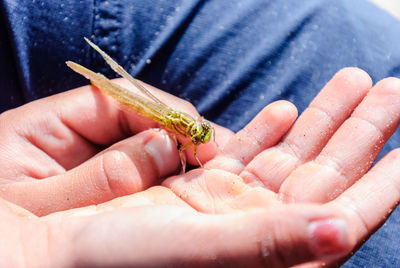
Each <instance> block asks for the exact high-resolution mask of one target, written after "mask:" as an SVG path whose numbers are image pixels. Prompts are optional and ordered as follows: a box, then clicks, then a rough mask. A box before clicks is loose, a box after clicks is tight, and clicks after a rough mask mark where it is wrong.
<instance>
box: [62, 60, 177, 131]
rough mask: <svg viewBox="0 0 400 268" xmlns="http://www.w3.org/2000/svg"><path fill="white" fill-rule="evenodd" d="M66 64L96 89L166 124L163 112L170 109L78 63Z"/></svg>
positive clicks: (69, 62)
mask: <svg viewBox="0 0 400 268" xmlns="http://www.w3.org/2000/svg"><path fill="white" fill-rule="evenodd" d="M66 64H67V65H68V67H70V68H71V69H72V70H74V71H75V72H77V73H79V74H81V75H83V76H84V77H86V78H87V79H89V80H90V81H91V83H92V84H94V85H95V86H96V87H98V88H99V89H100V90H101V91H103V92H105V93H106V94H108V95H111V96H112V97H113V98H115V99H117V100H118V101H119V102H121V103H122V104H124V105H126V106H128V107H130V108H132V109H133V110H135V111H137V112H139V113H141V114H143V115H144V116H147V117H149V118H151V119H153V120H155V121H157V122H159V123H161V124H166V121H168V118H166V117H165V112H166V109H167V110H168V109H170V108H169V107H164V106H163V105H160V104H159V103H153V102H151V101H148V100H146V99H145V98H143V97H142V96H140V95H138V94H135V93H134V92H132V91H130V90H128V89H126V88H124V87H122V86H120V85H118V84H115V83H113V82H112V81H111V80H109V79H108V78H107V77H105V76H104V75H102V74H99V73H95V72H93V71H91V70H89V69H87V68H85V67H83V66H82V65H80V64H78V63H75V62H72V61H67V62H66ZM167 123H168V122H167Z"/></svg>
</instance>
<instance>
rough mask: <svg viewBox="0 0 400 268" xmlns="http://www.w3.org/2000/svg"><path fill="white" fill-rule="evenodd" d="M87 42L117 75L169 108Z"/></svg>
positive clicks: (107, 56)
mask: <svg viewBox="0 0 400 268" xmlns="http://www.w3.org/2000/svg"><path fill="white" fill-rule="evenodd" d="M84 38H85V41H86V42H87V43H88V44H89V45H90V46H91V47H92V48H93V49H94V50H96V51H97V52H99V53H100V55H101V56H102V57H103V58H104V60H105V61H106V62H107V63H108V65H110V67H111V69H113V70H114V71H115V72H116V73H118V74H119V75H120V76H122V77H123V78H125V79H126V80H128V81H129V82H131V83H132V84H133V85H134V86H135V87H137V88H138V89H139V90H140V91H142V92H143V94H146V95H147V96H148V97H149V98H151V99H152V100H153V101H155V102H156V103H159V104H161V105H164V106H167V105H166V104H164V103H163V102H162V101H161V100H159V99H158V98H157V97H156V96H154V95H153V94H151V93H150V92H149V91H148V90H147V89H146V88H145V87H144V86H142V85H141V84H140V83H139V82H138V81H137V80H136V79H135V78H133V77H132V76H131V75H130V74H129V73H128V72H127V71H125V69H124V68H122V66H120V65H119V64H118V63H116V62H115V61H114V60H113V59H112V58H111V57H110V56H109V55H108V54H107V53H105V52H104V51H103V50H101V49H100V48H99V47H98V46H97V45H95V44H93V43H92V42H91V41H90V40H89V39H87V38H86V37H84Z"/></svg>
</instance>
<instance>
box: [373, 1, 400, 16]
mask: <svg viewBox="0 0 400 268" xmlns="http://www.w3.org/2000/svg"><path fill="white" fill-rule="evenodd" d="M370 1H371V2H373V3H375V4H376V5H377V6H380V7H381V8H383V9H385V10H387V11H389V13H391V14H392V15H393V16H395V17H397V18H398V19H400V0H370Z"/></svg>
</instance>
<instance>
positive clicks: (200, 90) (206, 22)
mask: <svg viewBox="0 0 400 268" xmlns="http://www.w3.org/2000/svg"><path fill="white" fill-rule="evenodd" d="M0 3H1V12H2V13H1V15H2V17H1V20H0V24H1V25H0V26H1V27H0V55H1V62H0V90H1V100H0V109H1V110H0V111H4V110H7V109H10V108H12V107H16V106H18V105H22V104H23V103H26V102H28V101H31V100H34V99H37V98H41V97H44V96H48V95H51V94H55V93H57V92H61V91H65V90H68V89H70V88H73V87H76V86H79V85H84V84H87V81H86V80H85V79H83V78H81V77H80V76H78V75H77V74H75V73H73V72H72V71H70V70H68V69H67V67H66V66H65V64H64V62H65V61H66V60H74V61H77V62H80V63H82V64H84V65H85V66H88V67H90V68H92V69H95V70H96V71H100V72H103V73H104V74H107V75H108V76H110V77H113V76H114V74H113V72H112V71H111V70H110V69H109V68H107V67H106V65H105V63H104V62H103V60H102V59H101V58H100V57H99V55H98V54H96V53H95V52H94V51H93V50H90V49H89V47H88V45H87V44H86V43H85V42H84V41H83V36H86V37H89V38H91V39H92V40H93V41H94V42H95V43H96V44H98V45H99V46H100V47H102V48H103V49H104V50H105V51H107V53H109V54H110V55H111V56H112V57H114V58H115V59H116V60H117V61H118V62H119V63H120V64H121V65H123V66H124V68H126V69H127V70H128V71H129V72H130V73H131V74H133V75H134V76H136V77H138V78H139V79H142V80H144V81H145V82H147V83H149V84H152V85H154V86H156V87H158V88H161V89H163V90H166V91H168V92H171V93H172V94H175V95H177V96H179V97H182V98H185V99H187V100H190V101H191V102H192V103H193V104H194V105H195V106H196V107H197V109H198V110H199V112H200V113H201V114H202V115H204V116H205V117H206V118H207V119H210V120H212V121H215V122H216V123H219V124H221V125H223V126H226V127H228V128H230V129H232V130H234V131H236V130H238V129H240V128H242V127H243V126H244V125H245V124H246V123H247V122H248V121H249V120H250V119H251V118H253V117H254V116H255V115H256V114H257V112H259V111H260V110H261V109H262V108H263V107H264V106H265V105H267V104H268V103H270V102H272V101H275V100H278V99H286V100H289V101H291V102H293V103H294V104H295V105H296V106H297V107H298V108H299V111H300V112H301V111H302V110H304V108H305V107H306V106H307V105H308V103H309V102H310V101H311V100H312V98H313V97H314V96H315V95H316V94H317V92H318V91H319V90H320V89H321V88H322V86H323V85H324V84H325V83H326V82H327V81H328V80H329V79H330V78H331V77H332V75H333V74H334V73H335V72H337V71H338V70H339V69H340V68H343V67H346V66H357V67H360V68H362V69H364V70H366V71H367V72H368V73H369V74H370V75H371V77H372V78H373V80H374V81H375V82H376V81H378V80H380V79H382V78H384V77H387V76H400V22H399V21H398V20H396V19H394V18H392V17H391V16H389V15H388V14H386V13H385V12H383V11H381V10H379V9H378V8H377V7H375V6H374V5H372V4H370V3H369V2H368V1H366V0H352V1H347V0H306V1H298V0H285V1H279V0H275V1H273V0H247V1H234V0H209V1H206V0H203V1H202V0H157V1H150V0H135V1H129V0H119V1H112V0H109V1H100V0H90V1H89V0H85V1H78V0H75V1H73V0H64V1H54V0H0ZM399 144H400V136H399V133H398V132H396V133H395V134H394V136H393V137H392V139H391V140H390V141H389V142H388V144H387V146H386V147H385V148H384V152H385V153H386V152H388V151H389V150H390V149H393V148H395V147H398V146H399ZM399 213H400V212H398V210H396V211H394V213H393V215H392V216H391V217H390V219H389V220H388V222H387V223H386V224H385V225H384V226H383V227H382V228H381V229H380V230H379V231H378V232H377V233H376V234H374V235H373V236H372V237H371V238H370V239H369V241H368V242H367V243H365V245H364V246H363V247H362V248H361V249H360V250H359V251H358V252H357V253H356V254H355V255H354V256H353V257H352V258H351V259H350V260H349V261H348V262H347V263H346V264H345V267H360V266H365V267H380V266H381V267H400V257H399V256H400V254H399V248H400V246H398V245H397V242H396V241H397V237H400V236H399V235H400V228H399V226H400V225H399V220H400V218H399V217H400V215H399ZM382 245H385V246H384V247H382Z"/></svg>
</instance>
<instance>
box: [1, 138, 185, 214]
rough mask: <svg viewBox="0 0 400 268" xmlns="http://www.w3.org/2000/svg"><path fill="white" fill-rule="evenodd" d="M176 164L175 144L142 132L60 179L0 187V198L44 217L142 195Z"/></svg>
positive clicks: (177, 165) (177, 167) (59, 176)
mask: <svg viewBox="0 0 400 268" xmlns="http://www.w3.org/2000/svg"><path fill="white" fill-rule="evenodd" d="M179 163H180V160H179V154H178V152H177V149H176V144H175V143H174V142H173V141H172V140H171V139H170V137H169V136H168V135H167V134H166V133H165V132H159V131H146V132H143V133H140V134H138V135H136V136H134V137H132V138H129V139H127V140H124V141H122V142H120V143H118V144H116V145H114V146H112V147H110V148H109V149H107V150H106V151H105V152H102V153H101V154H99V155H97V156H96V157H94V158H92V159H90V160H89V161H87V162H85V163H84V164H82V165H80V166H78V167H76V168H74V169H72V170H70V171H68V172H65V173H63V174H60V175H57V176H53V177H50V178H48V179H43V180H35V181H30V182H20V183H13V184H6V185H3V186H2V188H1V191H0V192H1V193H0V195H1V196H2V197H4V198H6V199H8V200H10V201H12V202H14V203H16V204H18V205H20V206H22V207H24V208H26V209H28V210H30V211H32V212H33V213H35V214H36V215H46V214H48V213H51V212H54V211H60V210H65V209H69V208H74V207H81V206H87V205H92V204H99V203H102V202H105V201H107V200H111V199H113V198H115V197H118V196H122V195H126V194H131V193H135V192H139V191H142V190H144V189H146V188H148V187H149V186H151V185H154V184H155V183H159V180H160V179H161V178H163V177H165V176H167V175H170V174H171V173H173V172H176V171H177V170H178V169H179Z"/></svg>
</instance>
